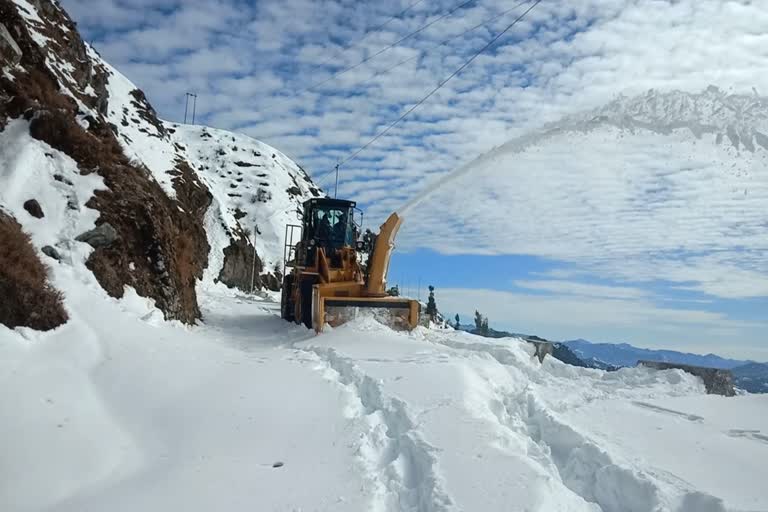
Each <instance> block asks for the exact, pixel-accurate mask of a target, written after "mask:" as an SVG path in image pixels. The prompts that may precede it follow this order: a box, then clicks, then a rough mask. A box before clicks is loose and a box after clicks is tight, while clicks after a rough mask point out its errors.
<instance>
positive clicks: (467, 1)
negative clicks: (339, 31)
mask: <svg viewBox="0 0 768 512" xmlns="http://www.w3.org/2000/svg"><path fill="white" fill-rule="evenodd" d="M475 1H476V0H465V1H463V2H462V3H460V4H458V5H456V6H454V7H453V8H451V10H449V11H448V12H446V13H445V14H443V15H441V16H439V17H438V18H435V19H434V20H432V21H430V22H429V23H427V24H425V25H422V26H421V27H419V28H417V29H416V30H414V31H413V32H410V33H409V34H406V35H404V36H403V37H401V38H400V39H398V40H397V41H395V42H394V43H392V44H390V45H387V46H385V47H384V48H382V49H380V50H378V51H377V52H376V53H374V54H372V55H369V56H368V57H366V58H364V59H363V60H361V61H358V62H357V63H355V64H352V65H351V66H347V67H346V68H343V69H341V70H339V71H336V72H335V73H332V74H331V76H329V77H328V78H325V79H323V80H320V81H319V82H315V83H313V84H312V85H310V86H308V87H305V88H304V89H299V90H298V91H296V92H294V93H293V95H292V96H291V97H290V98H286V99H284V100H281V101H278V102H277V103H273V104H271V105H269V106H267V107H265V108H262V109H261V112H266V111H268V110H271V109H273V108H275V107H277V106H279V105H282V104H284V103H286V102H287V101H288V100H291V99H293V98H295V97H296V96H300V95H302V94H304V93H305V92H309V91H313V90H315V89H317V88H318V87H320V86H321V85H325V84H327V83H328V82H330V81H331V80H335V79H336V78H338V77H340V76H342V75H344V74H346V73H349V72H350V71H352V70H353V69H357V68H359V67H360V66H362V65H363V64H365V63H366V62H368V61H370V60H372V59H375V58H376V57H378V56H379V55H381V54H382V53H384V52H386V51H388V50H391V49H392V48H394V47H395V46H397V45H399V44H400V43H402V42H403V41H405V40H407V39H410V38H411V37H413V36H415V35H416V34H419V33H421V32H423V31H425V30H426V29H428V28H429V27H431V26H432V25H434V24H435V23H437V22H439V21H442V20H444V19H445V18H447V17H448V16H450V15H451V14H453V13H455V12H456V11H458V10H459V9H461V8H463V7H466V6H467V5H469V4H471V3H473V2H475Z"/></svg>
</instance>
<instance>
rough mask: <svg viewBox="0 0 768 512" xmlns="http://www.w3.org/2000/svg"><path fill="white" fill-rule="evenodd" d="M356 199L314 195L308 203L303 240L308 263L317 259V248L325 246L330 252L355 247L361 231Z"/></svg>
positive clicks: (303, 227) (305, 208)
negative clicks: (349, 199)
mask: <svg viewBox="0 0 768 512" xmlns="http://www.w3.org/2000/svg"><path fill="white" fill-rule="evenodd" d="M355 206H356V203H355V202H354V201H346V200H342V199H331V198H327V197H322V198H313V199H310V200H308V201H306V202H305V203H304V212H303V221H302V224H303V225H302V242H303V245H304V247H305V248H306V256H307V263H305V265H306V264H308V263H309V261H314V257H315V254H314V253H315V249H316V248H317V247H323V248H325V250H326V253H327V254H329V255H330V254H332V253H333V252H334V250H335V249H341V248H342V247H345V246H347V247H355V244H356V243H357V238H358V236H359V233H360V231H359V230H360V226H359V223H358V222H357V221H356V219H355Z"/></svg>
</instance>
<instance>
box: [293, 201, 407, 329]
mask: <svg viewBox="0 0 768 512" xmlns="http://www.w3.org/2000/svg"><path fill="white" fill-rule="evenodd" d="M358 212H359V213H358ZM299 213H300V217H301V220H302V224H301V225H297V224H289V225H287V226H286V228H285V249H284V253H283V261H284V268H283V275H284V278H283V292H282V300H281V307H280V315H281V317H282V318H283V319H285V320H288V321H292V322H296V323H297V324H301V323H303V324H304V325H305V326H307V327H308V328H310V329H312V328H313V329H314V330H315V332H318V333H319V332H321V331H322V330H323V327H324V326H325V325H326V324H328V325H330V326H332V327H336V326H338V325H341V324H343V323H344V322H347V321H349V320H350V319H352V318H354V317H356V316H357V314H358V313H360V312H362V311H368V312H370V314H372V315H373V316H374V318H376V319H377V320H378V321H380V322H381V323H384V324H385V325H389V326H390V327H392V328H393V329H397V330H410V329H413V328H414V327H416V325H417V324H418V322H419V302H418V301H416V300H412V299H405V298H400V297H390V296H388V295H387V292H386V283H387V280H386V278H387V271H388V269H389V260H390V257H391V255H392V249H393V248H394V239H395V235H396V234H397V231H398V229H400V224H401V223H402V219H401V218H400V217H399V216H398V215H397V213H393V214H392V215H390V216H389V218H388V219H387V220H386V222H384V224H382V225H381V227H380V228H379V233H378V234H374V233H371V232H370V231H366V233H365V234H364V235H363V236H362V237H361V224H362V212H360V210H358V209H357V208H356V203H355V202H354V201H345V200H341V199H331V198H314V199H310V200H308V201H306V202H305V203H304V205H303V211H300V212H299ZM358 216H359V219H360V222H358V218H357V217H358ZM363 260H365V261H363Z"/></svg>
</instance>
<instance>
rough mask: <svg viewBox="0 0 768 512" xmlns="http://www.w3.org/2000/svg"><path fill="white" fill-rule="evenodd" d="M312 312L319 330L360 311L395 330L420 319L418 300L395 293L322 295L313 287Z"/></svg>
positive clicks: (334, 324)
mask: <svg viewBox="0 0 768 512" xmlns="http://www.w3.org/2000/svg"><path fill="white" fill-rule="evenodd" d="M312 312H313V322H312V323H313V326H314V328H315V331H316V332H322V330H323V327H324V326H325V324H328V325H330V326H331V327H337V326H339V325H341V324H343V323H346V322H348V321H350V320H353V319H355V318H357V317H358V315H361V314H365V315H369V316H372V317H373V318H375V319H376V321H378V322H379V323H382V324H384V325H386V326H388V327H390V328H391V329H394V330H397V331H406V330H408V331H409V330H411V329H414V328H415V327H416V326H417V325H418V323H419V303H418V301H415V300H411V299H400V298H397V297H323V296H320V295H319V294H318V293H317V289H315V293H314V296H313V300H312Z"/></svg>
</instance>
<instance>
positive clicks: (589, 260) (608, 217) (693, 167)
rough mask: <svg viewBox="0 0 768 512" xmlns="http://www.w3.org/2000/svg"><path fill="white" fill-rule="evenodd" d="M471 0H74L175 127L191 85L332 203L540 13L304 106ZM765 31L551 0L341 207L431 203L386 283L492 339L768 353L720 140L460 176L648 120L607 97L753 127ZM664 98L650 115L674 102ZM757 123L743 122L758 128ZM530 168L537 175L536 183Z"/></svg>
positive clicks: (750, 208) (411, 46)
mask: <svg viewBox="0 0 768 512" xmlns="http://www.w3.org/2000/svg"><path fill="white" fill-rule="evenodd" d="M414 3H415V5H414V6H413V7H412V8H411V9H410V10H409V11H408V12H407V13H406V14H405V15H404V16H402V17H400V18H397V19H394V20H392V21H390V22H389V23H387V25H386V26H385V27H383V28H382V29H381V30H378V31H370V29H371V28H372V27H377V26H379V25H381V24H382V23H384V22H385V21H386V20H388V18H389V16H391V15H393V14H394V13H397V12H399V11H401V10H403V9H405V8H406V7H408V6H409V5H411V4H414ZM460 3H462V2H460V1H458V0H456V1H450V0H423V1H421V2H414V0H403V1H397V2H394V1H393V2H370V1H367V0H366V1H355V0H285V1H276V0H275V1H271V0H270V1H262V2H252V1H242V0H213V1H210V0H209V1H203V0H187V1H183V2H182V1H180V0H153V1H150V0H99V1H95V0H62V4H63V5H64V7H65V8H66V9H67V10H68V11H69V12H70V14H71V15H72V16H73V18H74V19H75V20H76V21H77V22H78V24H79V27H80V29H81V31H82V32H83V34H84V36H85V38H86V39H87V40H88V41H90V42H91V43H92V44H93V45H94V46H95V47H96V48H97V49H98V50H99V51H100V52H101V54H102V55H103V56H104V57H105V58H106V59H107V60H108V61H109V62H110V63H111V64H113V65H114V66H116V67H117V68H118V69H119V70H120V71H122V72H123V73H124V74H126V75H127V76H128V77H129V78H130V79H131V80H133V81H134V82H135V83H136V84H137V85H138V86H139V87H140V88H142V89H143V90H144V91H145V92H146V93H147V96H148V97H149V99H150V101H151V102H152V103H153V105H154V106H155V108H156V109H157V110H158V113H159V114H160V115H161V116H162V117H164V118H166V119H170V120H174V121H180V120H182V118H183V115H184V99H185V97H184V93H185V92H187V91H192V92H196V93H197V94H198V105H197V120H198V122H201V123H205V124H209V125H212V126H215V127H219V128H225V129H231V130H236V131H242V132H245V133H247V134H249V135H252V136H254V137H256V138H259V139H261V140H263V141H265V142H267V143H269V144H272V145H274V146H275V147H277V148H279V149H280V150H281V151H283V152H284V153H286V154H288V155H291V156H292V157H293V158H294V159H296V160H297V161H298V162H299V163H301V164H302V165H303V166H304V167H305V168H306V169H307V170H308V171H309V172H310V174H311V175H312V176H313V177H315V179H317V180H319V181H320V183H321V185H323V186H324V187H325V188H326V190H329V189H330V188H332V187H331V184H332V181H333V178H332V176H333V175H332V173H331V172H330V171H331V169H332V168H333V166H334V164H335V162H336V161H337V160H339V159H343V158H345V156H347V155H349V154H350V153H351V152H353V151H354V150H355V149H356V148H358V147H359V146H360V145H362V144H363V143H365V142H366V141H367V140H369V139H370V137H372V136H373V135H374V134H376V133H378V132H379V131H380V130H381V129H383V128H384V127H386V126H387V125H388V123H390V122H391V121H392V120H394V119H396V118H397V117H398V116H399V115H400V113H401V112H403V111H404V110H405V109H407V108H409V107H410V105H412V104H413V102H415V101H416V100H418V99H419V98H421V97H422V96H423V95H424V94H425V93H426V92H428V91H429V90H431V89H432V88H433V87H434V86H435V85H436V84H437V83H438V82H439V81H440V80H442V79H443V78H444V77H446V76H447V75H449V74H450V73H451V72H452V71H453V70H455V69H456V68H457V67H458V66H460V65H461V63H462V62H463V61H464V59H466V58H467V57H468V56H469V55H471V54H472V52H474V51H475V50H477V49H479V48H481V47H482V46H483V45H484V44H485V43H486V42H487V41H489V40H490V39H491V38H492V37H493V36H494V35H495V34H496V33H498V31H499V30H501V29H502V28H504V27H505V26H507V25H508V24H509V23H510V22H511V21H512V20H513V19H514V18H515V17H516V16H517V15H519V14H520V13H521V12H522V11H523V10H524V9H525V8H527V6H529V5H530V4H527V5H523V6H521V7H520V8H518V9H516V10H513V11H511V12H509V13H507V14H504V15H502V13H504V12H505V11H507V10H509V9H510V8H512V7H513V6H515V5H516V4H517V3H518V2H508V1H504V0H486V1H480V0H478V1H476V2H471V3H469V4H468V5H466V6H465V7H463V8H461V9H458V10H457V11H456V12H455V13H454V14H453V15H451V16H448V17H446V18H445V19H442V20H440V21H438V22H436V23H434V25H432V26H431V27H429V28H428V29H426V30H424V31H423V32H421V33H419V34H418V35H417V36H415V37H412V38H409V39H408V40H407V41H404V42H403V43H402V44H400V45H398V46H397V47H395V48H393V49H391V50H388V51H386V52H384V53H383V54H381V55H380V56H378V57H376V58H374V59H371V60H370V61H369V62H367V63H365V64H364V65H361V66H359V67H357V68H355V69H354V70H351V71H350V72H348V73H346V74H344V76H342V77H339V78H337V79H334V80H331V81H329V82H327V83H326V84H323V85H321V86H319V87H317V88H316V89H314V90H312V91H309V92H304V93H302V94H296V92H297V91H301V90H303V89H306V88H307V87H308V86H310V85H312V84H315V83H318V82H321V81H323V80H325V79H326V78H328V77H330V76H331V74H332V73H333V72H336V71H339V70H341V69H344V68H345V67H349V66H351V65H354V64H356V63H358V62H360V61H361V60H363V59H365V58H366V57H367V56H370V55H372V54H374V53H376V52H378V51H379V50H380V49H382V48H384V47H386V46H387V45H389V44H391V43H393V42H395V41H397V40H398V39H400V38H402V37H403V36H405V35H407V34H408V33H409V32H411V31H413V30H415V29H417V28H419V27H421V26H423V25H424V24H426V23H429V22H431V21H434V20H436V19H438V18H439V17H440V16H442V15H443V14H445V13H446V12H448V11H449V10H450V9H452V8H454V7H455V6H456V5H458V4H460ZM488 20H492V21H488ZM484 22H487V23H485V24H483V23H484ZM476 25H482V26H481V27H480V28H479V29H477V30H473V31H471V32H469V33H467V34H464V35H460V34H462V33H463V32H464V31H466V30H467V29H468V28H471V27H474V26H476ZM766 33H768V12H766V10H765V9H764V8H763V7H762V6H760V5H758V3H757V2H749V1H747V0H676V1H671V0H632V1H630V0H584V1H582V2H569V1H566V0H544V1H543V2H542V3H541V4H540V5H539V6H537V7H536V8H535V9H534V10H533V11H532V12H531V13H530V15H529V16H528V17H527V18H526V19H525V20H523V21H522V22H521V23H519V25H517V26H515V27H514V28H513V29H512V30H511V31H510V32H509V34H507V35H506V36H505V37H504V38H502V39H501V40H500V41H499V43H498V45H497V46H495V47H494V48H493V49H492V50H491V51H489V52H488V53H487V54H485V55H483V56H481V57H479V58H478V59H477V60H476V61H475V62H473V63H472V65H471V66H470V67H469V68H467V69H466V71H465V72H463V73H462V74H461V75H459V76H458V77H457V78H456V79H455V80H452V81H451V82H449V83H448V84H447V85H446V86H445V87H444V88H443V89H441V90H440V91H439V92H438V93H437V94H435V95H434V96H433V97H432V98H430V100H429V101H428V102H427V103H425V104H424V105H423V106H422V107H420V108H419V109H418V110H416V111H415V112H414V114H413V115H412V116H411V117H409V119H408V120H407V121H405V122H404V123H402V125H399V126H397V127H396V128H394V129H393V130H392V131H391V132H389V133H388V134H387V135H386V136H384V137H382V138H381V139H380V140H379V141H378V142H377V143H376V144H374V145H372V146H371V147H370V148H368V149H367V150H366V151H365V152H363V153H362V154H361V155H360V157H359V158H357V159H355V160H353V161H351V162H349V163H348V164H346V165H345V166H343V168H342V173H341V179H340V190H339V194H340V195H342V196H346V197H349V198H354V199H356V200H358V202H359V204H360V205H361V206H363V207H364V208H365V209H366V210H367V212H368V218H369V219H371V220H372V221H373V222H376V221H380V220H382V219H383V218H384V217H385V216H386V214H387V213H388V212H390V211H393V210H402V208H403V205H405V204H414V201H415V200H416V199H419V201H420V202H418V204H417V206H415V207H414V208H412V209H411V210H409V211H408V213H407V215H406V226H405V227H404V229H403V233H402V236H401V238H400V240H399V250H398V251H399V252H398V253H397V255H396V257H395V259H394V261H393V263H392V267H391V268H392V275H391V278H392V279H391V280H392V281H394V282H398V283H401V284H403V285H412V286H413V287H414V288H415V286H416V285H415V283H416V282H417V280H418V278H419V276H421V279H422V283H423V285H424V287H426V285H427V284H429V283H431V284H434V285H435V286H437V287H438V298H439V304H440V305H441V307H442V308H443V309H444V310H446V312H449V313H452V314H453V313H455V312H459V313H460V314H462V316H463V317H465V318H469V315H471V313H472V311H473V310H474V309H475V308H477V309H481V310H483V311H484V312H485V313H486V314H488V316H489V317H491V319H492V324H493V325H495V326H497V327H499V328H506V329H511V330H515V331H521V332H535V333H537V334H540V335H542V336H547V337H551V338H555V339H563V338H577V337H585V338H592V339H596V340H609V341H614V340H615V341H630V342H633V343H635V344H639V345H646V346H665V347H668V348H679V349H683V350H690V351H702V352H709V351H717V352H720V353H723V354H727V355H735V356H739V357H754V358H757V359H763V360H768V340H767V339H766V337H765V335H764V334H763V333H764V332H766V327H768V325H767V324H768V320H767V319H768V298H766V297H768V267H766V264H765V261H768V235H766V233H765V231H766V224H765V222H766V221H765V217H764V215H763V214H762V213H761V212H762V211H763V209H762V208H760V204H761V201H764V200H768V192H766V190H768V184H767V181H766V179H767V178H766V161H765V160H764V158H763V157H764V156H765V155H764V154H763V153H764V151H763V149H762V148H759V147H758V148H757V150H756V151H745V150H744V148H743V147H742V148H739V147H737V148H736V150H733V151H727V149H728V148H722V147H720V148H719V149H712V148H716V145H715V144H714V143H713V142H714V133H712V134H711V137H710V136H709V135H708V136H707V137H705V138H704V139H702V140H701V142H699V144H698V145H696V142H697V140H696V139H695V138H692V137H690V134H687V135H685V134H680V135H679V136H678V135H676V134H673V135H672V136H671V137H667V138H665V136H662V135H660V134H658V133H650V134H644V135H642V136H639V135H637V134H632V135H628V132H622V131H621V130H618V131H617V130H616V129H615V127H603V128H601V129H600V130H597V131H596V132H595V133H593V134H592V135H591V137H592V138H590V136H582V135H579V136H577V137H568V136H563V137H560V136H553V137H550V138H546V139H537V138H534V139H535V140H534V139H531V138H530V137H529V138H528V139H524V140H526V141H527V142H526V143H525V144H522V143H521V144H520V147H517V146H515V147H514V148H512V149H508V150H507V151H506V152H503V153H501V154H499V156H498V159H497V160H496V161H494V162H495V163H492V164H489V163H488V162H484V161H480V162H479V163H476V165H475V164H470V165H469V167H462V166H464V165H465V164H468V163H470V162H472V161H473V160H474V159H476V158H477V157H478V156H479V155H483V154H486V153H488V152H489V151H491V150H492V149H493V148H495V147H497V146H501V145H503V144H505V143H508V141H515V140H519V139H518V138H519V137H525V136H527V134H530V133H536V132H537V131H538V130H541V129H542V127H543V126H545V125H546V123H552V122H558V120H560V119H561V118H563V117H564V116H571V115H578V113H580V112H588V111H590V110H591V109H596V108H601V107H603V106H604V105H606V104H611V102H614V103H613V104H612V105H614V106H615V105H619V106H618V107H616V108H634V109H635V110H633V112H635V111H637V108H638V107H637V105H635V104H631V103H627V104H625V103H621V101H619V103H615V102H616V101H617V98H618V99H620V98H622V97H633V96H635V95H639V94H645V93H646V92H647V91H648V90H649V89H654V90H656V91H659V92H660V93H664V92H668V91H672V90H682V91H688V92H691V93H701V91H704V90H705V89H706V88H707V87H708V86H710V85H716V86H718V87H719V88H720V91H721V95H724V96H728V95H736V96H739V95H741V96H740V97H743V98H747V100H743V101H742V100H739V101H736V100H734V101H731V100H727V99H726V100H722V101H721V100H719V99H717V98H718V96H717V95H716V94H715V95H714V97H715V99H714V100H713V99H712V95H710V96H705V97H701V98H700V99H698V100H696V101H697V102H699V103H697V105H699V106H700V107H701V108H700V110H701V111H706V108H708V106H710V105H711V104H717V105H720V104H721V103H722V104H723V105H725V104H728V105H731V104H733V105H737V108H742V107H743V108H744V112H745V113H748V112H751V111H753V110H754V108H753V106H750V105H748V104H747V103H748V101H749V99H748V98H749V97H756V98H759V97H760V96H759V95H760V94H762V93H764V92H765V91H766V90H768V73H767V72H766V71H768V44H766V43H768V41H766V36H765V34H766ZM446 40H450V41H449V42H447V43H446V44H444V45H440V43H442V42H443V41H446ZM350 45H351V47H350ZM402 61H406V62H405V63H404V64H403V65H401V66H399V67H398V68H397V69H395V70H393V71H391V72H387V73H384V72H383V71H385V70H387V69H388V68H390V67H392V66H393V65H395V64H397V63H400V62H402ZM660 98H661V99H659V100H658V101H657V100H655V99H653V98H652V99H651V100H649V101H650V102H653V101H657V103H653V104H658V102H662V103H663V102H664V101H668V100H669V99H668V98H666V97H660ZM669 101H673V100H669ZM713 102H714V103H713ZM745 102H746V103H745ZM758 103H759V102H758ZM649 104H650V103H649ZM640 105H641V106H642V105H645V104H642V103H641V104H640ZM642 108H646V107H645V106H643V107H642ZM697 108H698V107H697ZM750 108H751V109H752V110H750ZM641 110H642V109H641ZM614 113H615V112H614V111H610V112H608V114H610V115H614ZM651 114H652V115H656V114H654V113H653V112H651ZM651 114H648V113H647V112H641V115H643V116H646V117H647V115H651ZM713 116H714V114H713ZM748 117H749V116H748V115H747V114H745V115H742V116H741V118H748ZM712 119H715V121H712V122H713V123H715V124H716V122H720V121H717V119H719V118H717V117H716V116H715V117H713V118H712ZM710 121H711V120H710ZM754 122H755V123H757V124H755V125H750V128H749V129H754V128H755V126H757V127H758V128H760V127H762V126H763V125H762V124H760V123H764V121H761V120H760V119H757V120H755V121H754ZM745 126H746V125H745ZM721 128H722V129H723V130H725V129H726V126H725V125H723V126H721ZM766 129H767V130H768V127H766ZM636 135H637V136H636ZM576 139H578V140H579V142H574V141H575V140H576ZM703 144H709V146H712V148H710V147H709V146H706V147H704V149H703V150H702V147H703ZM513 145H514V144H513ZM507 146H508V147H509V144H508V145H507ZM523 146H525V147H523ZM585 147H587V148H592V150H591V151H586V150H584V148H585ZM731 149H733V148H731ZM579 152H581V153H579ZM541 153H543V154H546V155H548V159H546V161H545V159H543V158H541V157H540V156H539V155H540V154H541ZM577 153H579V154H580V157H579V160H578V164H579V165H576V164H577V162H574V159H575V156H574V155H575V154H577ZM692 162H693V163H692ZM581 164H583V165H581ZM533 169H535V170H536V176H535V177H531V176H530V175H529V174H530V173H531V172H529V173H528V174H526V170H528V171H530V170H533ZM563 169H570V171H571V172H570V173H565V172H563ZM734 169H735V170H734ZM457 170H458V171H457ZM574 176H575V177H574ZM442 182H445V184H443V183H442ZM564 191H565V192H564ZM737 192H738V193H737ZM607 198H610V200H608V199H607ZM762 204H765V203H762Z"/></svg>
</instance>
